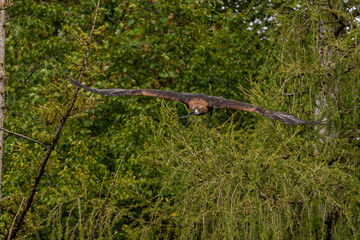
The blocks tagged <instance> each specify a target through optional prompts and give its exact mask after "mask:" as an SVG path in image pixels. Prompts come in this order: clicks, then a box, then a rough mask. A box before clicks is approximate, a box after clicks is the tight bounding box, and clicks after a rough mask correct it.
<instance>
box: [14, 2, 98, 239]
mask: <svg viewBox="0 0 360 240" xmlns="http://www.w3.org/2000/svg"><path fill="white" fill-rule="evenodd" d="M99 5H100V0H98V2H97V5H96V10H95V16H94V21H93V25H92V28H91V32H90V36H89V41H88V46H87V51H86V53H85V56H84V61H83V67H82V69H81V70H80V73H79V77H78V79H79V80H80V79H81V78H82V76H83V74H84V72H85V69H86V65H87V59H88V57H89V52H90V44H91V39H92V36H93V33H94V29H95V24H96V20H97V17H98V12H99ZM79 89H80V88H76V90H75V92H74V94H73V98H72V100H71V103H70V104H68V107H67V111H66V113H65V114H64V116H63V117H62V118H61V120H60V124H59V125H58V127H57V130H56V133H55V135H54V137H53V139H52V141H51V143H50V145H49V147H48V148H47V151H46V153H45V156H44V158H43V160H42V161H41V163H40V166H39V170H38V173H37V176H36V178H35V182H34V185H33V186H32V188H31V191H30V194H29V197H28V198H27V199H26V203H25V207H24V209H23V210H22V211H21V213H20V214H19V217H18V218H16V217H15V219H14V222H15V223H14V227H13V229H11V231H10V232H9V233H8V239H14V238H15V237H16V235H17V233H18V232H19V230H20V229H21V227H22V225H23V224H24V219H25V215H26V214H27V212H28V211H29V209H30V207H31V206H32V204H33V201H34V196H35V194H36V191H37V187H38V185H39V183H40V179H41V177H42V176H43V174H44V172H45V166H46V164H47V162H48V160H49V158H50V156H51V153H52V152H53V150H54V149H55V146H56V144H57V142H58V140H59V138H60V134H61V131H62V129H63V128H64V126H65V123H66V121H67V120H68V118H69V117H70V115H71V111H72V109H73V107H74V105H75V102H76V99H77V96H78V92H79Z"/></svg>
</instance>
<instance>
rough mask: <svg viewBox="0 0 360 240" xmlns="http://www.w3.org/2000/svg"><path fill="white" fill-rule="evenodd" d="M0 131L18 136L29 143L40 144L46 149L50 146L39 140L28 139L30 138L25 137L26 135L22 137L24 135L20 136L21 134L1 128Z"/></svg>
mask: <svg viewBox="0 0 360 240" xmlns="http://www.w3.org/2000/svg"><path fill="white" fill-rule="evenodd" d="M0 130H3V131H4V132H7V133H10V134H12V135H15V136H18V137H21V138H25V139H27V140H29V141H32V142H34V143H37V144H40V145H41V146H43V147H44V148H48V146H46V145H45V144H44V143H42V142H40V141H38V140H35V139H32V138H31V137H28V136H25V135H22V134H19V133H16V132H12V131H10V130H7V129H5V128H1V129H0Z"/></svg>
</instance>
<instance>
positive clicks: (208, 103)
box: [68, 78, 324, 125]
mask: <svg viewBox="0 0 360 240" xmlns="http://www.w3.org/2000/svg"><path fill="white" fill-rule="evenodd" d="M68 79H69V80H70V81H71V82H72V83H73V84H74V85H76V86H78V87H81V88H84V89H86V90H88V91H91V92H94V93H98V94H100V95H103V96H139V95H141V96H148V97H157V98H163V99H168V100H173V101H177V102H181V103H184V104H185V105H186V106H187V108H188V109H189V111H190V113H189V114H188V115H186V116H184V117H189V116H190V115H191V114H194V115H196V116H198V115H205V114H207V113H208V112H211V111H212V110H213V109H214V108H224V109H235V110H241V111H247V112H253V113H257V114H260V115H262V116H265V117H268V118H271V119H275V120H277V121H279V122H282V123H286V124H291V125H299V124H314V125H324V123H322V122H309V121H305V120H302V119H300V118H297V117H296V116H294V115H292V114H289V113H283V112H275V111H271V110H266V109H263V108H261V107H258V106H255V105H251V104H248V103H243V102H238V101H234V100H230V99H225V98H223V97H214V96H208V95H205V94H194V93H178V92H172V91H164V90H157V89H120V88H116V89H98V88H90V87H86V86H84V85H82V84H81V83H79V82H78V81H76V80H74V79H72V78H68ZM180 118H181V117H180Z"/></svg>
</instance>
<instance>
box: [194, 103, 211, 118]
mask: <svg viewBox="0 0 360 240" xmlns="http://www.w3.org/2000/svg"><path fill="white" fill-rule="evenodd" d="M208 111H209V109H208V108H206V107H200V106H196V105H195V106H194V107H193V108H192V109H191V113H192V114H194V115H196V116H198V115H205V114H206V113H207V112H208Z"/></svg>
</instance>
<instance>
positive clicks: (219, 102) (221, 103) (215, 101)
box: [211, 97, 326, 125]
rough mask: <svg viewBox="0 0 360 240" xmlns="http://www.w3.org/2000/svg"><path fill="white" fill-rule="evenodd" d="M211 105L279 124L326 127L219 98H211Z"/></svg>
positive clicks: (281, 113)
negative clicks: (266, 118) (261, 117)
mask: <svg viewBox="0 0 360 240" xmlns="http://www.w3.org/2000/svg"><path fill="white" fill-rule="evenodd" d="M211 100H212V105H213V108H225V109H235V110H241V111H247V112H253V113H258V114H260V115H262V116H265V117H268V118H271V119H275V120H277V121H279V122H282V123H286V124H291V125H299V124H314V125H326V124H325V123H323V122H309V121H306V120H302V119H300V118H297V117H296V116H294V115H292V114H289V113H283V112H275V111H271V110H266V109H263V108H261V107H258V106H255V105H251V104H248V103H243V102H238V101H234V100H228V99H225V98H219V97H212V98H211Z"/></svg>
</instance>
